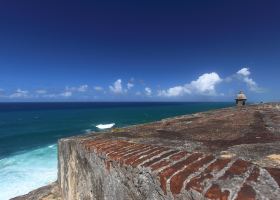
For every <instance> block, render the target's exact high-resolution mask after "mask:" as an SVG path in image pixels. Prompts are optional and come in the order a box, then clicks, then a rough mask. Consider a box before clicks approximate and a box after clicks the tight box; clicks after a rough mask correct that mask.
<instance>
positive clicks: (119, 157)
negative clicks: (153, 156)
mask: <svg viewBox="0 0 280 200" xmlns="http://www.w3.org/2000/svg"><path fill="white" fill-rule="evenodd" d="M151 148H152V147H150V146H146V147H142V146H138V147H135V148H133V149H132V150H130V151H126V152H123V153H119V152H116V153H115V154H114V155H110V158H112V159H114V160H124V159H127V158H129V157H130V156H132V155H136V154H139V153H141V152H143V151H146V150H148V149H151Z"/></svg>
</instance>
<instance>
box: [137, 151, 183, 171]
mask: <svg viewBox="0 0 280 200" xmlns="http://www.w3.org/2000/svg"><path fill="white" fill-rule="evenodd" d="M177 152H178V151H170V152H167V153H164V154H162V155H161V156H159V157H157V158H154V159H153V160H150V161H149V162H146V163H145V164H143V165H142V166H143V167H149V166H151V165H153V164H155V163H156V162H158V161H160V160H162V159H164V158H166V157H168V156H170V155H172V154H174V153H177Z"/></svg>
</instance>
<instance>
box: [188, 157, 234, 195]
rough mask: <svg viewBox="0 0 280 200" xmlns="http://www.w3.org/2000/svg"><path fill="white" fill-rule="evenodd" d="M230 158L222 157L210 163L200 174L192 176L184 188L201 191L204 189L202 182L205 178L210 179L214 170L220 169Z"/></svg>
mask: <svg viewBox="0 0 280 200" xmlns="http://www.w3.org/2000/svg"><path fill="white" fill-rule="evenodd" d="M230 161H231V160H230V159H222V158H219V159H217V160H216V161H215V162H213V163H211V164H210V165H209V166H208V167H207V168H206V169H205V170H204V171H203V173H201V174H200V175H198V176H196V177H194V178H192V179H191V180H190V181H189V182H188V183H187V185H186V190H189V189H190V188H192V189H194V190H196V191H198V192H202V191H203V189H204V185H203V182H204V181H205V180H206V179H212V178H213V175H212V174H211V173H213V172H214V171H220V170H222V169H223V168H224V167H225V166H226V165H227V164H228V163H229V162H230Z"/></svg>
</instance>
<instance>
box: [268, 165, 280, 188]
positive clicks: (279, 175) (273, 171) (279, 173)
mask: <svg viewBox="0 0 280 200" xmlns="http://www.w3.org/2000/svg"><path fill="white" fill-rule="evenodd" d="M266 170H267V171H268V172H269V173H270V175H271V176H272V178H274V180H275V181H276V182H277V184H278V186H279V187H280V169H277V168H266Z"/></svg>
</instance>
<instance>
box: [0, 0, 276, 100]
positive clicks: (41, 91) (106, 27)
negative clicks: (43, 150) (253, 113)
mask: <svg viewBox="0 0 280 200" xmlns="http://www.w3.org/2000/svg"><path fill="white" fill-rule="evenodd" d="M279 10H280V2H279V1H271V0H265V1H264V0H263V1H259V0H254V1H246V0H242V1H239V0H234V1H232V0H228V1H218V0H212V1H206V0H205V1H203V0H193V1H191V0H184V1H175V0H172V1H171V0H170V1H164V0H161V1H150V0H149V1H146V0H141V1H138V0H134V1H131V0H130V1H118V0H102V1H96V0H91V1H85V0H84V1H70V0H69V1H59V0H56V1H53V0H48V1H43V0H34V1H29V0H26V1H22V0H2V1H0V101H1V102H20V101H32V102H33V101H51V102H53V101H233V100H234V98H235V95H236V94H237V93H238V92H239V91H240V90H242V91H244V92H245V94H246V96H247V97H248V100H249V101H251V102H259V101H280V90H279V86H280V80H279V75H280V67H279V66H280V20H279V19H280V12H279Z"/></svg>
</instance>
